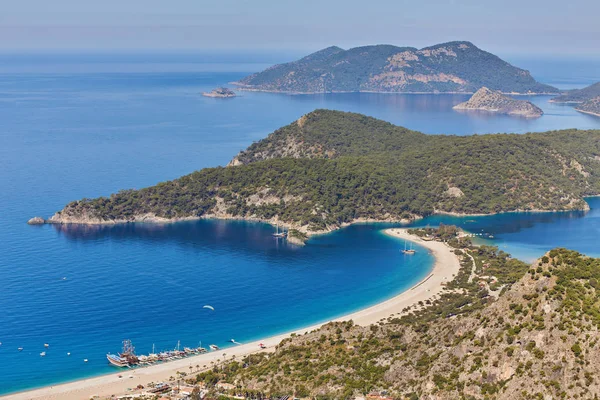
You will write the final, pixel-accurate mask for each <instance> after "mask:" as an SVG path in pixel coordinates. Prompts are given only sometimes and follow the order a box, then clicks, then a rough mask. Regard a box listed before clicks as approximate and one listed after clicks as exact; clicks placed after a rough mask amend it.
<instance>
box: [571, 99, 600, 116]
mask: <svg viewBox="0 0 600 400" xmlns="http://www.w3.org/2000/svg"><path fill="white" fill-rule="evenodd" d="M575 109H576V110H577V111H580V112H582V113H586V114H591V115H595V116H597V117H600V96H598V97H594V98H592V99H590V100H587V101H585V102H583V103H581V104H579V105H577V106H576V107H575Z"/></svg>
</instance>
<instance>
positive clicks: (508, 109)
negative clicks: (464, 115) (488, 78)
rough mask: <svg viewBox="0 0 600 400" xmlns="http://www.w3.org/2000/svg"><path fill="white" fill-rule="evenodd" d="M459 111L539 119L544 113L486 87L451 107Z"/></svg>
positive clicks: (533, 106) (532, 105)
mask: <svg viewBox="0 0 600 400" xmlns="http://www.w3.org/2000/svg"><path fill="white" fill-rule="evenodd" d="M453 108H454V109H455V110H461V111H473V110H476V111H485V112H491V113H496V114H506V115H511V116H518V117H525V118H539V117H541V116H542V115H543V114H544V112H543V111H542V109H541V108H539V107H538V106H536V105H534V104H533V103H531V102H530V101H527V100H516V99H513V98H512V97H509V96H506V95H504V94H502V93H500V92H497V91H494V90H490V89H488V88H486V87H482V88H481V89H479V90H478V91H477V92H476V93H475V94H474V95H473V96H471V98H470V99H469V100H468V101H466V102H464V103H460V104H457V105H455V106H454V107H453Z"/></svg>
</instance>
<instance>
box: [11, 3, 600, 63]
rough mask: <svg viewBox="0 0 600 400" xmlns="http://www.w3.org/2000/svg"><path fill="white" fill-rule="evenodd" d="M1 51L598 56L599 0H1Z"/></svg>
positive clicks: (599, 42) (599, 36)
mask: <svg viewBox="0 0 600 400" xmlns="http://www.w3.org/2000/svg"><path fill="white" fill-rule="evenodd" d="M2 3H3V4H2V12H1V13H0V51H5V52H6V51H7V52H21V51H23V52H28V51H110V50H140V51H153V50H172V51H181V50H254V51H261V50H262V51H273V50H287V51H289V50H294V51H300V52H302V51H308V50H317V49H320V48H323V47H326V46H330V45H338V46H341V47H344V48H348V47H354V46H359V45H367V44H380V43H388V44H395V45H399V46H414V47H425V46H428V45H433V44H436V43H442V42H446V41H451V40H468V41H471V42H473V43H474V44H476V45H478V46H479V47H481V48H484V49H486V50H488V51H491V52H498V53H503V54H532V53H536V54H545V55H556V56H565V55H569V56H570V55H589V54H600V23H598V19H599V17H598V16H599V15H600V1H598V0H569V1H566V0H543V1H542V0H494V1H489V0H429V1H428V0H408V1H407V0H360V1H359V0H297V1H288V0H169V1H166V0H102V1H91V0H51V1H50V0H19V1H10V0H2Z"/></svg>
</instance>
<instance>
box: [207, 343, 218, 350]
mask: <svg viewBox="0 0 600 400" xmlns="http://www.w3.org/2000/svg"><path fill="white" fill-rule="evenodd" d="M208 347H209V348H210V349H211V350H212V351H217V350H219V346H217V345H216V344H211V345H210V346H208Z"/></svg>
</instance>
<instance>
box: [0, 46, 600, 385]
mask: <svg viewBox="0 0 600 400" xmlns="http://www.w3.org/2000/svg"><path fill="white" fill-rule="evenodd" d="M106 57H108V59H107V58H106ZM263 67H264V65H263V64H260V63H258V62H257V60H254V59H251V60H237V61H236V60H231V59H228V60H226V61H224V62H221V61H219V60H213V59H210V60H208V61H206V62H203V61H202V59H201V57H200V58H195V59H193V60H191V61H190V60H188V61H187V62H183V61H181V60H179V61H178V62H177V63H174V62H173V60H172V59H171V58H169V57H167V56H154V57H153V58H151V59H142V60H140V59H132V60H127V59H123V58H122V57H121V58H117V59H115V60H112V59H110V56H106V55H104V56H98V57H88V58H84V59H80V58H77V57H75V58H72V59H69V60H65V59H62V58H60V57H59V58H58V59H47V58H43V57H42V59H40V58H39V57H37V58H36V57H33V58H32V59H31V60H28V59H27V58H25V59H17V61H15V60H14V59H12V58H10V59H9V58H7V57H6V56H0V71H2V72H3V73H2V74H1V75H0V143H2V145H1V146H0V188H1V189H2V190H0V210H2V211H1V213H0V221H1V222H2V224H3V229H2V230H1V231H0V254H2V256H1V257H0V278H1V279H2V282H3V287H2V290H0V342H2V345H1V346H0V393H7V392H10V391H14V390H19V389H23V388H27V387H32V386H40V385H45V384H50V383H56V382H61V381H65V380H69V379H75V378H79V377H83V376H90V375H94V374H99V373H105V372H109V371H112V369H111V368H110V367H108V366H107V363H106V361H105V358H104V355H105V354H106V352H115V351H118V350H119V347H120V341H121V340H122V339H125V338H129V339H132V340H133V341H134V344H135V345H136V346H137V348H138V350H139V351H140V352H149V351H150V350H151V346H152V344H153V343H154V344H156V347H157V349H167V348H173V347H174V346H175V345H176V343H177V340H181V342H182V345H196V344H198V341H200V340H202V341H203V343H204V344H205V345H206V344H208V343H216V344H219V345H224V344H226V343H227V341H228V340H229V339H231V338H235V339H236V340H237V341H240V342H244V341H247V340H251V339H256V338H260V337H264V336H268V335H272V334H275V333H279V332H283V331H287V330H290V329H293V328H297V327H301V326H306V325H309V324H311V323H315V322H318V321H324V320H327V319H328V318H332V317H335V316H338V315H341V314H344V313H347V312H350V311H354V310H356V309H359V308H363V307H365V306H367V305H370V304H374V303H376V302H378V301H380V300H382V299H384V298H388V297H391V296H393V295H394V294H396V293H398V292H400V291H402V290H403V289H405V288H407V287H410V286H411V285H412V284H413V283H414V282H416V281H417V280H418V279H419V278H420V277H423V276H425V275H426V274H427V271H428V270H429V268H430V267H431V264H432V259H431V257H430V256H429V255H428V254H427V253H426V252H419V253H417V256H415V257H409V258H406V257H405V256H402V255H401V253H399V252H398V248H399V247H401V246H402V244H401V243H399V242H398V241H397V240H395V239H392V238H389V237H385V236H383V235H382V234H381V233H380V231H379V230H380V229H381V228H382V227H384V226H385V225H357V226H353V227H350V228H348V229H344V230H341V231H339V232H336V233H333V234H331V235H325V236H320V237H317V238H314V239H311V241H310V242H309V243H308V245H307V246H306V247H303V248H298V247H294V246H288V245H286V244H284V243H282V242H277V241H275V240H274V239H273V238H272V237H271V236H270V233H271V232H272V227H269V226H266V225H263V224H253V223H243V222H232V221H228V222H222V221H196V222H184V223H178V224H172V225H164V226H159V225H126V226H119V227H100V228H90V227H88V228H81V227H79V228H78V227H55V226H42V227H32V226H28V225H26V224H25V222H26V221H27V219H29V218H30V217H32V216H34V215H41V216H44V217H48V216H50V215H51V214H52V213H54V212H55V211H56V210H59V209H61V208H62V207H63V206H64V204H66V203H67V202H69V201H71V200H74V199H79V198H82V197H95V196H99V195H106V194H109V193H112V192H115V191H117V190H119V189H123V188H140V187H144V186H148V185H152V184H155V183H157V182H160V181H164V180H168V179H172V178H176V177H178V176H181V175H183V174H186V173H189V172H191V171H193V170H196V169H200V168H203V167H208V166H215V165H224V164H226V163H227V162H228V161H229V160H230V159H231V158H232V157H233V156H234V155H235V154H236V153H237V152H238V151H239V150H241V149H243V148H245V147H247V146H248V145H249V144H250V143H252V141H255V140H259V139H260V138H263V137H264V136H265V135H266V134H268V133H269V132H271V131H273V130H274V129H276V128H278V127H280V126H282V125H285V124H287V123H289V122H291V121H293V120H295V119H297V118H298V117H299V116H301V115H302V114H304V113H306V112H309V111H312V110H314V109H315V108H319V107H323V108H333V109H340V110H346V111H356V112H361V113H365V114H368V115H372V116H375V117H378V118H382V119H385V120H388V121H391V122H394V123H396V124H400V125H405V126H407V127H409V128H411V129H417V130H422V131H424V132H426V133H453V134H460V135H463V134H473V133H485V132H502V131H513V132H526V131H532V130H547V129H559V128H571V127H577V128H581V129H583V128H600V118H595V117H592V116H588V115H584V114H580V113H577V112H576V111H574V110H573V109H572V108H570V107H566V106H560V105H554V104H551V103H548V102H547V99H548V98H547V97H544V96H539V97H533V98H532V101H534V102H535V103H536V104H538V105H540V106H541V107H542V108H543V109H544V110H545V111H546V115H545V116H544V117H542V118H540V119H538V120H534V121H531V120H522V119H514V118H510V117H503V116H493V115H486V114H463V113H457V112H454V111H452V110H451V106H452V105H454V104H456V103H458V102H461V101H464V100H465V98H466V97H467V96H455V95H387V94H381V95H378V94H336V95H330V94H327V95H311V96H289V95H277V94H268V93H242V96H241V97H238V98H235V99H225V100H222V99H209V98H204V97H202V96H200V94H199V93H200V92H202V91H205V90H210V89H212V88H214V87H215V86H219V85H224V84H226V83H227V82H230V81H234V80H237V79H239V78H240V77H242V76H244V75H246V71H247V72H252V71H254V70H260V69H262V68H263ZM215 70H218V71H221V72H211V71H215ZM114 71H126V72H125V73H114ZM223 71H225V72H223ZM582 82H583V81H582ZM550 83H551V82H550ZM583 83H585V82H583ZM590 204H592V208H593V210H592V212H590V213H588V214H586V215H582V214H580V213H579V214H578V213H566V214H557V213H550V214H526V215H523V214H519V215H513V214H507V215H502V216H492V217H478V218H467V219H454V218H450V217H432V218H429V219H425V220H423V221H420V222H419V223H420V224H432V225H435V224H439V223H440V222H444V223H458V224H461V225H462V226H464V227H465V228H466V229H469V230H472V231H478V230H479V231H481V230H483V231H484V232H490V233H493V234H494V235H495V237H496V239H495V241H496V242H498V243H499V244H500V246H507V249H508V250H510V251H514V252H515V254H516V255H518V256H521V257H524V258H527V257H536V256H537V255H538V253H541V252H543V251H545V250H546V249H548V248H550V247H554V246H557V245H565V246H566V245H568V246H569V247H573V248H575V249H578V250H580V251H582V252H587V253H590V254H596V255H600V254H599V253H600V252H599V251H598V246H597V237H598V236H597V235H598V229H599V228H598V214H597V210H598V209H599V208H600V206H599V204H598V200H597V199H592V200H590ZM472 221H475V222H472ZM567 233H568V235H567ZM63 277H65V278H67V279H66V280H62V278H63ZM206 303H208V304H211V305H213V306H214V307H215V309H216V310H217V311H216V312H215V313H209V312H206V311H207V310H206V309H202V306H203V305H205V304H206ZM45 342H48V343H50V348H49V349H48V350H47V353H48V354H47V356H46V357H45V358H41V357H39V353H40V352H41V351H43V350H44V349H43V343H45ZM19 346H23V347H24V348H25V350H24V351H23V352H22V353H19V352H17V350H16V349H17V347H19ZM67 352H71V353H72V356H71V357H67V356H66V353H67ZM84 358H88V359H89V363H88V364H85V365H84V364H83V361H82V360H83V359H84Z"/></svg>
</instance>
